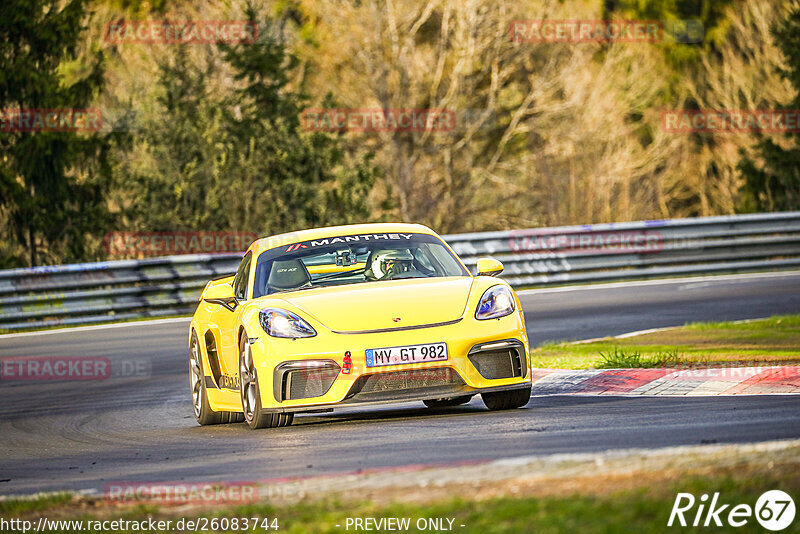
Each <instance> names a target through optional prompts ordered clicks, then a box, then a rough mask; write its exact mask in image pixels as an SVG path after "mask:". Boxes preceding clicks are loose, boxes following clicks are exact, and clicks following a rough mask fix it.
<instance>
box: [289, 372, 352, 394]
mask: <svg viewBox="0 0 800 534" xmlns="http://www.w3.org/2000/svg"><path fill="white" fill-rule="evenodd" d="M338 374H339V371H337V370H333V369H324V370H321V371H316V370H314V371H290V372H288V373H286V385H285V386H284V392H285V394H286V397H285V398H286V399H287V400H294V399H308V398H311V397H321V396H323V395H325V394H326V393H327V392H328V390H329V389H331V385H333V381H334V380H335V379H336V376H337V375H338Z"/></svg>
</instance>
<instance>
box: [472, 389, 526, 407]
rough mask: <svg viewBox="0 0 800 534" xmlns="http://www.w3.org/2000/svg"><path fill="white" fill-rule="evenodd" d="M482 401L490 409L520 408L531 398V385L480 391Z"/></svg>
mask: <svg viewBox="0 0 800 534" xmlns="http://www.w3.org/2000/svg"><path fill="white" fill-rule="evenodd" d="M481 398H482V399H483V403H484V404H485V405H486V407H487V408H489V409H490V410H512V409H514V408H522V407H523V406H525V405H526V404H528V401H530V400H531V387H530V386H528V387H526V388H524V389H511V390H509V391H492V392H487V393H481Z"/></svg>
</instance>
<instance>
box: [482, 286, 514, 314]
mask: <svg viewBox="0 0 800 534" xmlns="http://www.w3.org/2000/svg"><path fill="white" fill-rule="evenodd" d="M513 311H514V295H512V294H511V290H510V289H508V288H507V287H506V286H500V285H498V286H492V287H490V288H489V289H487V290H486V291H484V293H483V296H482V297H481V300H480V302H478V308H477V309H476V310H475V318H476V319H478V320H479V321H484V320H486V319H497V318H498V317H504V316H506V315H508V314H510V313H512V312H513Z"/></svg>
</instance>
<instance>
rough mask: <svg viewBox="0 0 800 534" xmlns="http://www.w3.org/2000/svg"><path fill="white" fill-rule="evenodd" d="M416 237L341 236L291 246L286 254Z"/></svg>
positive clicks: (408, 235) (393, 235) (404, 235)
mask: <svg viewBox="0 0 800 534" xmlns="http://www.w3.org/2000/svg"><path fill="white" fill-rule="evenodd" d="M412 237H414V234H361V235H347V236H340V237H327V238H325V239H319V240H311V241H304V242H302V243H295V244H293V245H289V246H288V247H287V248H286V252H294V251H295V250H300V249H301V248H314V247H321V246H324V245H335V244H337V243H358V242H361V241H366V242H369V241H380V240H384V239H385V240H387V241H389V240H392V241H397V240H400V241H402V240H406V241H408V240H410V239H411V238H412Z"/></svg>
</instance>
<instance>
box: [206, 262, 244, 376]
mask: <svg viewBox="0 0 800 534" xmlns="http://www.w3.org/2000/svg"><path fill="white" fill-rule="evenodd" d="M252 258H253V254H252V252H248V253H247V254H245V256H244V258H242V261H241V263H240V264H239V268H238V269H237V270H236V276H234V278H233V282H232V285H233V294H234V296H235V297H236V307H235V308H234V309H233V311H231V310H229V309H228V308H226V307H225V306H220V307H219V309H218V310H217V311H216V312H215V313H214V322H215V323H216V324H217V325H218V326H219V332H220V337H221V339H220V349H221V351H220V356H221V357H220V359H221V360H222V362H221V363H222V367H223V370H222V374H223V375H224V376H223V377H222V378H221V380H220V382H221V384H220V385H221V386H223V387H228V388H229V389H236V388H238V387H239V386H238V384H239V339H238V329H239V323H240V321H239V316H240V314H241V312H242V308H243V307H242V303H243V302H245V301H246V300H247V297H248V287H249V286H250V270H251V269H250V265H251V262H252Z"/></svg>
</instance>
